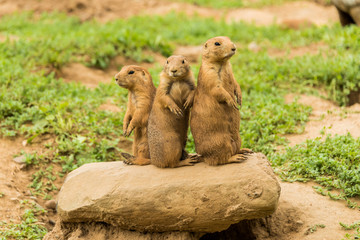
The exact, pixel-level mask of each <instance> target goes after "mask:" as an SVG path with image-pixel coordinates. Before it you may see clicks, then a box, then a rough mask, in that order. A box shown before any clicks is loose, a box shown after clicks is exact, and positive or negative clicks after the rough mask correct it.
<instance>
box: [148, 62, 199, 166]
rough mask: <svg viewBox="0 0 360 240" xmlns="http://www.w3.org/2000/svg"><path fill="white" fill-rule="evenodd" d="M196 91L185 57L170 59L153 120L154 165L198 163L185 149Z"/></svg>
mask: <svg viewBox="0 0 360 240" xmlns="http://www.w3.org/2000/svg"><path fill="white" fill-rule="evenodd" d="M194 89H195V81H194V77H193V73H192V71H191V69H190V66H189V64H188V62H187V61H186V59H185V57H183V56H171V57H169V58H168V59H167V61H166V63H165V66H164V69H163V71H162V72H161V74H160V84H159V87H158V88H157V91H156V95H155V99H154V104H153V107H152V110H151V112H150V117H149V125H148V129H149V130H148V138H149V147H150V159H151V164H153V165H155V166H157V167H160V168H166V167H170V168H174V167H180V166H187V165H193V164H192V163H194V162H196V159H195V157H193V156H192V157H191V156H189V155H188V154H187V153H186V152H185V150H184V148H185V144H186V140H187V130H188V126H189V109H190V107H191V106H192V103H193V99H194Z"/></svg>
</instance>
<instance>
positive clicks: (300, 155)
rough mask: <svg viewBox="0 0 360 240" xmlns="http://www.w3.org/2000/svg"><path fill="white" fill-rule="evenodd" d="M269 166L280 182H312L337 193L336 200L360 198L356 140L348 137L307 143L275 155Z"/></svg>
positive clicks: (359, 150) (359, 153) (359, 143)
mask: <svg viewBox="0 0 360 240" xmlns="http://www.w3.org/2000/svg"><path fill="white" fill-rule="evenodd" d="M272 163H273V165H274V166H277V167H279V170H278V171H277V172H278V174H279V175H280V177H281V178H282V179H283V180H286V181H310V180H313V181H315V182H317V183H319V184H320V185H322V186H323V187H326V188H327V189H328V190H332V189H339V190H341V193H340V195H338V196H337V197H338V198H339V199H347V198H349V197H359V196H360V138H357V139H355V138H353V137H352V136H351V135H350V134H348V135H343V136H341V135H335V136H330V135H329V136H327V137H326V138H325V140H321V139H312V140H307V141H306V142H304V143H303V144H300V145H297V146H295V147H289V148H287V149H286V152H284V153H283V152H280V153H278V154H275V155H274V156H273V157H272ZM320 191H321V190H320ZM325 195H326V193H325ZM331 197H332V198H334V199H335V198H336V196H331Z"/></svg>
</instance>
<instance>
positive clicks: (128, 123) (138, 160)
mask: <svg viewBox="0 0 360 240" xmlns="http://www.w3.org/2000/svg"><path fill="white" fill-rule="evenodd" d="M115 80H116V83H117V84H118V85H119V86H120V87H123V88H125V89H128V90H129V94H128V103H127V109H126V114H125V117H124V125H123V133H124V135H125V136H129V135H130V134H131V132H132V131H133V130H134V142H133V154H134V155H135V158H130V157H129V156H130V155H124V156H125V160H124V162H125V163H128V164H136V165H146V164H150V151H149V144H148V138H147V131H148V128H147V125H148V119H149V114H150V110H151V106H152V103H153V100H154V97H155V92H156V88H155V86H154V84H153V81H152V78H151V75H150V73H149V72H148V71H147V70H146V69H145V68H142V67H139V66H135V65H129V66H125V67H123V68H122V69H121V71H120V72H119V73H118V74H116V75H115Z"/></svg>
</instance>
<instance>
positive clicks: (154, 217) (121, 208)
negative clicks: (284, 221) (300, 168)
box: [57, 153, 280, 232]
mask: <svg viewBox="0 0 360 240" xmlns="http://www.w3.org/2000/svg"><path fill="white" fill-rule="evenodd" d="M279 196H280V185H279V183H278V181H277V179H276V177H275V175H274V173H273V170H272V169H271V167H270V165H269V163H268V161H267V159H266V157H265V156H264V155H263V154H261V153H256V154H252V155H250V156H249V158H248V159H247V160H246V161H244V162H243V163H239V164H227V165H223V166H216V167H212V166H208V165H207V164H205V163H198V164H196V165H195V166H189V167H182V168H174V169H160V168H157V167H155V166H151V165H149V166H128V165H125V164H123V163H122V162H107V163H91V164H85V165H83V166H82V167H80V168H78V169H76V170H75V171H73V172H71V173H70V174H69V175H68V177H67V179H66V180H65V183H64V185H63V186H62V188H61V191H60V193H59V196H58V205H57V210H58V213H59V218H60V220H61V221H63V222H105V223H109V224H111V225H114V226H118V227H120V228H122V229H125V230H136V231H139V232H143V231H147V232H169V231H190V232H216V231H222V230H225V229H227V228H228V227H229V226H230V225H231V224H234V223H238V222H240V221H241V220H244V219H254V218H262V217H265V216H268V215H270V214H272V213H273V212H274V211H275V209H276V207H277V204H278V199H279Z"/></svg>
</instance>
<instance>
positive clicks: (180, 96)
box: [169, 82, 191, 107]
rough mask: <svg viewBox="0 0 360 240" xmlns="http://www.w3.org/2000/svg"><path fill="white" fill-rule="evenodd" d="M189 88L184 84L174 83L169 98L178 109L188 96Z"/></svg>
mask: <svg viewBox="0 0 360 240" xmlns="http://www.w3.org/2000/svg"><path fill="white" fill-rule="evenodd" d="M190 91H191V87H190V85H189V84H188V83H186V82H174V83H173V84H172V86H171V89H170V93H169V94H170V96H171V97H172V99H173V100H174V102H176V104H177V105H178V106H179V107H182V106H183V105H184V103H185V101H186V98H187V97H188V96H189V93H190Z"/></svg>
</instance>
